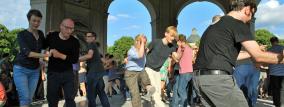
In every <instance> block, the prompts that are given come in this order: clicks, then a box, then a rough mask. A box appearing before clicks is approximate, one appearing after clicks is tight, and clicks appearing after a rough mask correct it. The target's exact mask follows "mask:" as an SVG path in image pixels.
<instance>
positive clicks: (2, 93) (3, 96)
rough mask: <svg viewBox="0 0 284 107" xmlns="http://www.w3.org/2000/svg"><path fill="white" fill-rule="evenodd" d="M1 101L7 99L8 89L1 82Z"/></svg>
mask: <svg viewBox="0 0 284 107" xmlns="http://www.w3.org/2000/svg"><path fill="white" fill-rule="evenodd" d="M0 101H6V91H5V88H4V86H3V85H2V83H1V82H0Z"/></svg>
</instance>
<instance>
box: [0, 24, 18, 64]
mask: <svg viewBox="0 0 284 107" xmlns="http://www.w3.org/2000/svg"><path fill="white" fill-rule="evenodd" d="M22 30H23V29H14V30H12V31H9V30H8V29H7V28H6V27H5V26H4V25H2V24H0V55H1V56H2V55H3V54H4V53H9V54H10V57H11V60H13V59H14V57H15V56H16V54H17V52H18V50H19V46H18V43H16V38H17V34H18V33H19V32H21V31H22Z"/></svg>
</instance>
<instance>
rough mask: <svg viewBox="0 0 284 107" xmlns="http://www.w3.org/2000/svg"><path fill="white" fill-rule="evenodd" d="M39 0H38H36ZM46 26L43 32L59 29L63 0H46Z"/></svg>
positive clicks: (62, 15)
mask: <svg viewBox="0 0 284 107" xmlns="http://www.w3.org/2000/svg"><path fill="white" fill-rule="evenodd" d="M38 1H40V0H38ZM46 1H47V7H46V16H44V17H46V24H45V25H46V26H45V31H46V32H45V33H47V32H49V31H59V24H60V22H61V21H62V19H63V18H64V10H65V9H64V6H63V0H46Z"/></svg>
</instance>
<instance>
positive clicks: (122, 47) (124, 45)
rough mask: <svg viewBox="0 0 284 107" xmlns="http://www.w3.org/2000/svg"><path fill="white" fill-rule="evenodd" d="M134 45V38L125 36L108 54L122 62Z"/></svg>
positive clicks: (108, 50)
mask: <svg viewBox="0 0 284 107" xmlns="http://www.w3.org/2000/svg"><path fill="white" fill-rule="evenodd" d="M133 43H134V40H133V38H132V37H129V36H123V37H121V38H120V39H118V40H116V41H115V42H114V45H113V46H111V47H108V49H107V52H108V53H109V54H112V55H113V56H114V58H116V59H118V60H119V61H122V60H123V59H124V57H125V54H126V53H127V51H128V50H129V49H130V47H131V45H133Z"/></svg>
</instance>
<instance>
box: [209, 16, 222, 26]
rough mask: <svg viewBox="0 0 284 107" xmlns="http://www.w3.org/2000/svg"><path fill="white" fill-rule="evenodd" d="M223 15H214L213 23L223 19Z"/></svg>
mask: <svg viewBox="0 0 284 107" xmlns="http://www.w3.org/2000/svg"><path fill="white" fill-rule="evenodd" d="M221 17H222V16H221V15H215V16H213V18H212V23H211V25H214V24H215V23H217V22H218V21H219V20H220V19H221Z"/></svg>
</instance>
